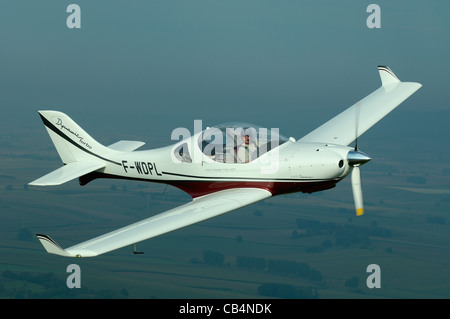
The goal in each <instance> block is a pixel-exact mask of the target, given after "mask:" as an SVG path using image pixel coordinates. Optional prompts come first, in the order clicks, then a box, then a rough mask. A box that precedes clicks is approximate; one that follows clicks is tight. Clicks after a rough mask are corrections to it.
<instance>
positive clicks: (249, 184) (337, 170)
mask: <svg viewBox="0 0 450 319" xmlns="http://www.w3.org/2000/svg"><path fill="white" fill-rule="evenodd" d="M378 71H379V75H380V78H381V87H379V88H378V89H376V90H375V91H373V92H372V93H371V94H369V95H368V96H366V97H364V98H363V99H361V100H360V101H358V102H357V103H355V104H354V105H352V106H350V107H349V108H347V109H345V110H344V111H343V112H341V113H339V114H338V115H337V116H335V117H333V118H332V119H331V120H329V121H328V122H326V123H324V124H323V125H321V126H319V127H318V128H317V129H315V130H313V131H312V132H310V133H309V134H307V135H305V136H304V137H302V138H300V139H299V140H295V139H294V138H292V137H291V138H285V137H283V136H282V135H280V134H279V132H278V130H277V129H270V131H269V130H268V129H264V128H261V127H258V126H252V125H251V124H248V123H239V122H238V123H225V124H221V125H217V126H214V127H208V128H206V129H205V130H202V131H200V132H194V134H193V135H192V136H190V135H188V134H184V135H187V136H185V138H182V139H181V140H179V142H177V143H175V144H173V145H169V146H166V147H162V148H157V149H151V150H137V149H138V148H140V147H141V146H142V145H144V144H145V143H143V142H139V141H125V140H123V141H119V142H117V143H114V144H112V145H109V146H104V145H102V144H100V143H99V142H97V141H96V140H95V139H93V138H92V137H91V136H90V135H89V134H88V133H86V132H85V131H84V130H83V129H82V128H81V127H80V126H78V124H76V123H75V122H74V121H73V120H72V119H71V118H70V117H69V116H68V115H66V114H64V113H62V112H58V111H51V110H48V111H38V112H39V115H40V117H41V119H42V121H43V122H44V125H45V128H46V129H47V131H48V134H49V135H50V138H51V140H52V142H53V143H54V145H55V147H56V150H57V152H58V154H59V156H60V157H61V160H62V162H63V163H64V166H62V167H61V168H59V169H56V170H55V171H53V172H50V173H49V174H47V175H45V176H43V177H41V178H38V179H36V180H35V181H33V182H31V183H29V185H35V186H50V185H60V184H63V183H66V182H68V181H71V180H73V179H76V178H78V179H79V183H80V185H86V184H88V183H89V182H91V181H92V180H94V179H97V178H117V179H125V180H136V181H148V182H156V183H164V184H167V185H172V186H175V187H177V188H179V189H181V190H183V191H185V192H187V193H188V194H189V195H191V197H192V201H190V202H188V203H186V204H183V205H181V206H179V207H176V208H173V209H170V210H168V211H166V212H163V213H160V214H157V215H155V216H152V217H149V218H147V219H144V220H142V221H139V222H136V223H134V224H131V225H128V226H125V227H123V228H120V229H118V230H114V231H111V232H109V233H107V234H104V235H101V236H98V237H96V238H93V239H90V240H87V241H85V242H82V243H80V244H76V245H74V246H71V247H69V248H66V249H63V248H61V247H60V246H59V245H58V244H57V243H56V242H55V241H53V240H52V239H51V238H50V237H49V236H47V235H44V234H36V236H37V238H38V239H39V241H40V242H41V244H42V245H43V246H44V248H45V249H46V251H47V252H48V253H51V254H56V255H60V256H65V257H94V256H98V255H101V254H104V253H107V252H110V251H113V250H116V249H119V248H122V247H125V246H131V247H133V252H134V253H136V254H137V253H141V252H138V251H136V244H137V243H139V242H142V241H144V240H147V239H150V238H153V237H155V236H159V235H161V234H165V233H167V232H170V231H174V230H176V229H180V228H182V227H186V226H189V225H192V224H195V223H199V222H201V221H204V220H207V219H210V218H213V217H216V216H219V215H221V214H224V213H227V212H230V211H232V210H236V209H239V208H242V207H244V206H247V205H250V204H253V203H256V202H258V201H262V200H264V199H267V198H269V197H272V196H276V195H280V194H288V193H294V192H303V193H313V192H318V191H323V190H327V189H330V188H333V187H335V185H336V184H337V183H338V182H339V181H341V180H343V179H344V178H345V177H346V176H347V175H349V174H350V173H351V184H352V192H353V197H354V202H355V212H356V215H357V216H361V215H363V213H364V206H363V196H362V190H361V176H360V166H361V165H363V164H365V163H367V162H368V161H370V160H371V158H370V157H369V156H368V155H367V154H365V153H363V152H361V151H360V150H359V149H358V146H357V141H358V137H359V136H361V135H362V134H363V133H365V132H366V131H367V130H368V129H369V128H371V127H372V126H373V125H374V124H376V123H377V122H378V121H380V120H381V119H382V118H384V117H385V116H386V115H387V114H388V113H390V112H391V111H392V110H393V109H395V108H396V107H397V106H398V105H400V104H401V103H402V102H403V101H405V100H406V99H407V98H408V97H410V96H411V95H412V94H413V93H415V92H416V91H417V90H418V89H419V88H420V87H421V86H422V85H421V84H420V83H415V82H402V81H400V80H399V79H398V78H397V76H396V75H395V74H394V72H392V70H391V69H390V68H389V67H387V66H379V67H378ZM180 132H185V131H182V130H181V131H180ZM181 136H182V137H183V134H181ZM353 142H354V146H350V144H352V143H353Z"/></svg>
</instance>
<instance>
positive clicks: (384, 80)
mask: <svg viewBox="0 0 450 319" xmlns="http://www.w3.org/2000/svg"><path fill="white" fill-rule="evenodd" d="M378 72H379V73H380V78H381V85H382V86H385V85H388V84H392V83H399V82H401V81H400V79H399V78H398V77H397V76H396V75H395V73H394V72H393V71H392V70H391V68H390V67H388V66H387V65H379V66H378Z"/></svg>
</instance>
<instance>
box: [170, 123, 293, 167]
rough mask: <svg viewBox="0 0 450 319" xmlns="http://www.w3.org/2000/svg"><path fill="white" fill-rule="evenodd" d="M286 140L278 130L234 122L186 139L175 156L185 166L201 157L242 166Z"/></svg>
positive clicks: (211, 128)
mask: <svg viewBox="0 0 450 319" xmlns="http://www.w3.org/2000/svg"><path fill="white" fill-rule="evenodd" d="M286 141H288V139H287V138H286V137H284V136H282V135H280V134H279V130H278V128H271V129H268V128H263V127H260V126H257V125H254V124H249V123H243V122H230V123H224V124H220V125H217V126H213V127H208V128H207V129H206V130H204V131H202V132H200V133H198V134H196V135H194V136H192V137H191V138H189V139H186V140H183V141H182V142H180V143H178V144H176V145H175V148H174V150H173V154H174V156H175V158H176V159H177V160H178V161H180V162H184V163H192V162H193V159H194V160H198V156H201V161H207V162H208V161H211V162H217V163H237V164H241V163H249V162H252V161H254V160H255V159H257V158H259V157H261V156H262V155H264V154H265V153H267V152H269V151H271V150H273V149H274V148H276V147H278V146H280V145H281V144H283V143H285V142H286ZM193 148H194V149H193ZM196 154H198V155H196Z"/></svg>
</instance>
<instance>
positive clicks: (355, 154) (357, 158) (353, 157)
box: [347, 151, 371, 166]
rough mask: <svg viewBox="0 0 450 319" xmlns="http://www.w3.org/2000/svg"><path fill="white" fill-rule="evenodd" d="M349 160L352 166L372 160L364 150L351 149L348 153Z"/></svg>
mask: <svg viewBox="0 0 450 319" xmlns="http://www.w3.org/2000/svg"><path fill="white" fill-rule="evenodd" d="M347 160H348V165H350V166H360V165H363V164H365V163H367V162H368V161H370V160H371V158H370V157H369V156H368V155H367V154H365V153H363V152H360V151H350V152H348V154H347Z"/></svg>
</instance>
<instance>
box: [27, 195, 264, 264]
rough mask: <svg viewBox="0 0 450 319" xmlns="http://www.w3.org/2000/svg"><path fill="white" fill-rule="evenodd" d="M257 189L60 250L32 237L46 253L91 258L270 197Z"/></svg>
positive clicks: (207, 198) (199, 202) (200, 200)
mask: <svg viewBox="0 0 450 319" xmlns="http://www.w3.org/2000/svg"><path fill="white" fill-rule="evenodd" d="M271 196H272V194H271V193H270V192H269V191H267V190H264V189H260V188H235V189H227V190H222V191H218V192H216V193H212V194H208V195H204V196H201V197H197V198H194V199H193V200H192V201H191V202H189V203H187V204H184V205H182V206H179V207H177V208H174V209H171V210H168V211H167V212H164V213H161V214H159V215H155V216H152V217H150V218H147V219H144V220H142V221H140V222H137V223H134V224H131V225H129V226H126V227H123V228H120V229H118V230H115V231H112V232H110V233H107V234H105V235H102V236H99V237H96V238H94V239H91V240H88V241H85V242H83V243H81V244H78V245H75V246H72V247H69V248H66V249H63V248H61V247H60V246H59V245H58V244H57V243H56V242H54V241H53V240H52V239H51V238H50V237H49V236H47V235H41V234H37V235H36V236H37V237H38V239H39V240H40V242H41V243H42V245H43V246H44V248H45V249H46V250H47V252H48V253H51V254H56V255H60V256H65V257H93V256H98V255H100V254H103V253H106V252H109V251H112V250H115V249H119V248H121V247H124V246H129V245H133V244H135V243H137V242H140V241H143V240H146V239H149V238H152V237H156V236H158V235H161V234H164V233H167V232H170V231H172V230H175V229H179V228H182V227H185V226H188V225H192V224H195V223H198V222H201V221H204V220H206V219H209V218H212V217H216V216H218V215H221V214H224V213H227V212H229V211H232V210H235V209H238V208H241V207H244V206H246V205H250V204H252V203H255V202H257V201H260V200H263V199H265V198H268V197H271Z"/></svg>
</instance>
